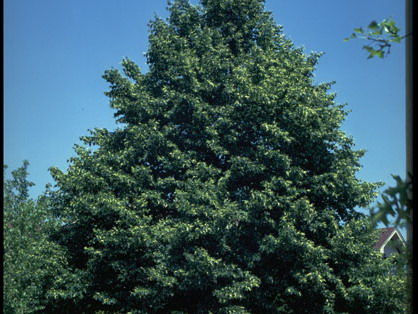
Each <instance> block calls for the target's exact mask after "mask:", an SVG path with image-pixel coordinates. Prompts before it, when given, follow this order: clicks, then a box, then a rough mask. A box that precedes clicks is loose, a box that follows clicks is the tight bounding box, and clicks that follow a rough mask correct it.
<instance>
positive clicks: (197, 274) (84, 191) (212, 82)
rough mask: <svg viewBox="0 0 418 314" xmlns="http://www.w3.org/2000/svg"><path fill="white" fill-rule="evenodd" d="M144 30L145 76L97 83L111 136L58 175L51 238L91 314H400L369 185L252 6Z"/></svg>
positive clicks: (293, 56)
mask: <svg viewBox="0 0 418 314" xmlns="http://www.w3.org/2000/svg"><path fill="white" fill-rule="evenodd" d="M169 10H170V16H169V18H168V19H167V20H162V19H159V18H156V19H154V20H153V21H151V23H150V35H149V50H148V53H147V61H148V65H149V71H148V72H147V73H142V72H141V71H140V69H139V68H138V66H137V65H136V64H135V63H134V62H132V61H131V60H129V59H125V60H123V62H122V67H123V74H122V73H120V72H119V71H118V70H116V69H111V70H108V71H106V72H105V75H104V78H105V79H106V80H107V81H108V82H109V83H110V91H109V92H107V95H108V96H109V97H110V100H111V106H112V107H113V108H114V109H115V110H116V113H115V116H116V117H117V119H118V122H120V127H119V128H118V129H116V130H115V131H108V130H106V129H95V130H93V131H92V132H91V135H89V136H86V137H83V141H84V145H80V146H76V152H77V156H76V157H74V158H72V159H71V164H70V166H69V168H68V170H67V171H66V172H62V171H60V170H58V169H56V168H54V169H52V174H53V176H54V178H55V180H56V190H55V192H54V195H53V197H52V199H51V203H50V205H51V207H52V208H53V209H54V211H55V214H56V215H57V217H59V218H60V219H61V220H62V221H63V225H62V228H61V229H60V230H59V232H57V234H56V236H55V239H56V241H57V242H58V243H59V244H60V245H63V246H64V247H65V248H66V250H67V251H68V253H69V262H70V264H71V265H72V267H74V268H75V269H78V270H79V271H80V272H81V273H82V276H81V277H82V281H83V282H84V286H83V288H82V289H80V291H82V296H81V297H80V298H79V299H77V301H74V302H73V305H72V306H74V307H75V309H78V311H80V312H81V311H86V312H95V311H97V312H99V311H105V312H118V313H126V312H135V313H170V312H172V313H174V312H177V313H210V312H212V313H336V312H350V313H354V312H358V313H370V312H377V313H398V312H402V309H403V290H402V283H403V281H402V278H401V277H400V276H398V275H393V274H391V273H390V272H389V265H388V263H387V261H384V260H383V259H382V258H381V256H379V254H378V253H377V252H375V251H374V249H373V241H374V240H375V237H374V235H373V234H370V232H369V228H368V226H367V224H366V223H365V222H364V220H363V219H362V215H361V214H359V213H358V212H356V210H355V208H356V207H357V206H366V205H367V204H369V202H370V201H371V200H372V199H373V197H374V194H375V189H376V185H375V184H371V183H366V182H362V181H361V180H359V179H358V178H357V177H356V172H357V171H358V170H359V168H360V164H359V158H360V157H361V156H362V155H363V152H362V151H356V150H354V149H353V145H354V144H353V140H352V139H351V138H350V137H348V136H346V135H345V134H344V132H342V131H341V130H340V126H341V123H342V121H343V119H344V117H345V116H346V112H345V110H344V108H343V107H344V106H342V105H338V104H336V103H335V101H334V98H335V95H334V94H331V93H329V88H330V85H331V84H328V83H326V84H316V83H314V81H313V71H314V69H315V66H316V63H317V61H318V57H319V55H318V54H311V55H305V54H304V52H303V50H302V49H300V48H296V47H294V45H293V44H292V42H291V41H290V40H289V39H287V38H286V37H285V36H284V35H283V33H282V30H281V27H280V26H278V25H277V24H275V22H274V21H273V18H272V16H271V14H270V13H268V12H265V11H264V3H263V1H261V0H241V1H236V0H202V1H201V4H200V5H196V6H194V5H191V4H189V3H188V1H185V0H178V1H174V2H173V3H172V4H170V5H169Z"/></svg>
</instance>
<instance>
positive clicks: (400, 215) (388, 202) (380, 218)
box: [370, 175, 412, 227]
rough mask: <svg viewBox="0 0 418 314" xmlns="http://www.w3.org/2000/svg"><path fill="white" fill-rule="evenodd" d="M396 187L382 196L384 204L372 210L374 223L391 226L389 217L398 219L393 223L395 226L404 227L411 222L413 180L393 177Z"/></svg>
mask: <svg viewBox="0 0 418 314" xmlns="http://www.w3.org/2000/svg"><path fill="white" fill-rule="evenodd" d="M392 177H393V178H394V179H395V181H396V185H395V186H393V187H389V188H388V189H386V190H385V191H384V192H383V194H382V199H383V202H378V203H377V208H372V209H370V216H371V218H372V222H373V224H374V225H376V224H377V223H378V222H382V223H384V224H385V225H386V226H388V225H389V220H388V216H393V217H396V220H395V221H394V222H393V223H392V224H393V225H395V226H399V227H404V226H405V225H406V224H408V223H410V222H411V209H412V199H411V195H412V178H411V177H410V178H409V179H408V180H402V179H401V177H399V176H396V175H392Z"/></svg>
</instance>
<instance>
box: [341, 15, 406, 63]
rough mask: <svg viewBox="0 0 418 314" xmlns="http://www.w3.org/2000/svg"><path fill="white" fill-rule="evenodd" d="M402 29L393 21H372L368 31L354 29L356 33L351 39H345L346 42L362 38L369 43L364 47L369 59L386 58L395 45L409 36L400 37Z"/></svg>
mask: <svg viewBox="0 0 418 314" xmlns="http://www.w3.org/2000/svg"><path fill="white" fill-rule="evenodd" d="M399 31H400V29H399V28H398V27H397V26H396V22H395V21H394V20H393V19H391V18H388V19H384V20H382V21H381V22H379V23H377V22H376V21H372V22H371V23H370V24H369V25H368V26H367V28H366V29H363V28H362V27H358V28H354V32H353V33H352V34H351V35H350V37H347V38H345V39H344V40H345V41H348V40H351V39H354V38H360V39H365V40H367V41H368V42H369V44H368V45H364V46H363V49H365V50H366V51H367V52H368V53H369V56H368V59H371V58H373V57H376V56H377V57H379V58H384V57H385V56H387V55H388V54H389V53H390V49H391V47H392V44H393V43H400V42H401V41H402V39H404V38H405V37H406V36H407V35H404V36H403V35H400V34H399Z"/></svg>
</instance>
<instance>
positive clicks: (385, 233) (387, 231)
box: [374, 227, 404, 250]
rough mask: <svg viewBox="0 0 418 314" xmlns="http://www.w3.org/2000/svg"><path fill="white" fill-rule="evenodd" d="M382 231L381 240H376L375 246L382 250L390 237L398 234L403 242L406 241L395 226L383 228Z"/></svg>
mask: <svg viewBox="0 0 418 314" xmlns="http://www.w3.org/2000/svg"><path fill="white" fill-rule="evenodd" d="M379 231H380V237H379V240H378V241H377V242H376V244H375V245H374V247H375V248H376V249H377V250H382V249H383V248H384V246H385V245H386V244H387V243H388V242H389V241H390V239H391V238H392V237H393V236H394V235H395V234H396V235H397V236H398V238H399V239H400V240H401V242H404V239H403V237H402V235H401V234H400V233H399V232H398V230H396V228H394V227H390V228H381V229H379Z"/></svg>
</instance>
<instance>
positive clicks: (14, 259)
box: [3, 161, 77, 313]
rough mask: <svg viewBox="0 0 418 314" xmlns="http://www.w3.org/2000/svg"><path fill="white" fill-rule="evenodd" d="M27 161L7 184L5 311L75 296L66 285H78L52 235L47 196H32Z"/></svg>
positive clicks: (23, 309) (38, 307) (35, 308)
mask: <svg viewBox="0 0 418 314" xmlns="http://www.w3.org/2000/svg"><path fill="white" fill-rule="evenodd" d="M28 165H29V163H28V162H27V161H25V162H24V163H23V165H22V167H20V168H19V169H17V170H14V171H12V172H11V175H12V177H11V179H5V181H4V184H3V198H4V205H3V215H4V225H3V228H4V242H3V244H4V255H3V256H4V260H3V282H4V290H3V311H4V313H37V312H43V311H44V310H45V309H46V304H48V303H49V302H57V301H59V300H61V299H62V300H64V299H65V298H75V296H76V294H75V293H74V292H73V293H72V294H68V293H71V292H72V291H71V290H69V289H68V286H72V287H76V281H77V278H76V276H75V275H74V274H71V273H70V272H69V271H68V269H67V268H66V258H65V255H64V253H63V251H62V249H61V248H60V247H59V246H58V245H57V244H56V243H54V242H52V241H50V240H49V239H48V235H49V234H50V233H51V231H52V230H53V228H55V227H56V226H55V222H54V221H52V220H51V217H50V216H49V215H48V213H47V211H46V207H47V206H46V202H47V198H46V197H41V198H40V199H39V200H38V201H33V200H32V199H30V198H29V191H28V190H29V188H30V187H31V186H33V183H32V182H30V181H28V180H27V176H28V172H27V167H28ZM6 168H7V167H6V166H4V172H5V170H6ZM4 175H5V173H4ZM4 177H5V176H4ZM69 282H71V285H70V284H69ZM63 288H65V292H64V290H63Z"/></svg>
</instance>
